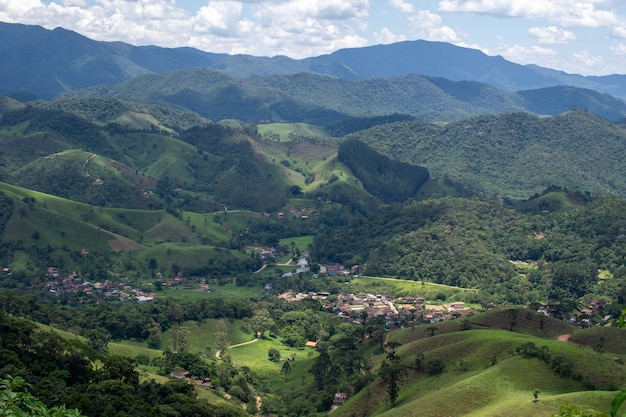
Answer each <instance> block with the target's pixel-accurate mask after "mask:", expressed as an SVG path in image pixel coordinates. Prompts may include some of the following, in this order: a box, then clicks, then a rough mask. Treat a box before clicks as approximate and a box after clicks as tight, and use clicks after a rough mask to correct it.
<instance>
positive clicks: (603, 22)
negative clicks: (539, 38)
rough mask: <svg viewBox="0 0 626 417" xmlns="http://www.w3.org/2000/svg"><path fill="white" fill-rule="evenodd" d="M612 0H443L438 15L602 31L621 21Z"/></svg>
mask: <svg viewBox="0 0 626 417" xmlns="http://www.w3.org/2000/svg"><path fill="white" fill-rule="evenodd" d="M615 4H616V2H615V1H611V0H587V1H571V0H442V1H440V2H439V8H438V9H439V11H442V12H464V13H480V14H487V15H493V16H496V17H521V18H531V19H537V18H539V19H547V20H548V21H549V22H553V23H555V24H558V25H560V26H564V27H601V26H607V25H612V24H615V23H616V22H617V21H618V18H617V16H616V14H615V12H614V11H613V9H614V5H615Z"/></svg>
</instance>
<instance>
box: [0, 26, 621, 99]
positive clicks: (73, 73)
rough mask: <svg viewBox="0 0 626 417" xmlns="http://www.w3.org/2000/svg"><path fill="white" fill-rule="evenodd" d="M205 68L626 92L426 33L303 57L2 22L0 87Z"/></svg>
mask: <svg viewBox="0 0 626 417" xmlns="http://www.w3.org/2000/svg"><path fill="white" fill-rule="evenodd" d="M198 67H203V68H208V69H212V70H215V71H220V72H223V73H224V74H226V75H228V76H230V77H235V78H248V77H259V76H268V75H289V74H297V73H307V72H308V73H314V74H320V75H328V76H332V77H335V78H343V79H351V80H359V79H369V78H376V77H383V78H388V77H396V76H402V75H407V74H417V75H422V76H427V77H438V78H445V79H449V80H452V81H478V82H481V83H486V84H489V85H491V86H494V87H497V88H499V89H503V90H507V91H518V90H530V89H538V88H545V87H553V86H574V87H582V88H586V89H592V90H596V91H599V92H602V93H606V94H610V95H613V96H616V97H620V98H625V97H626V75H609V76H601V77H585V76H582V75H577V74H567V73H564V72H562V71H556V70H552V69H549V68H543V67H539V66H536V65H519V64H515V63H513V62H510V61H507V60H505V59H504V58H502V57H501V56H495V57H494V56H488V55H486V54H484V53H482V52H480V51H478V50H475V49H469V48H462V47H458V46H454V45H451V44H449V43H443V42H430V41H424V40H417V41H406V42H398V43H394V44H390V45H376V46H368V47H363V48H350V49H341V50H338V51H336V52H333V53H332V54H329V55H322V56H318V57H311V58H306V59H301V60H295V59H291V58H289V57H285V56H275V57H271V58H268V57H255V56H251V55H228V54H216V53H210V52H203V51H200V50H197V49H194V48H162V47H158V46H132V45H129V44H126V43H123V42H99V41H94V40H91V39H89V38H86V37H84V36H82V35H80V34H78V33H75V32H72V31H69V30H66V29H62V28H56V29H54V30H47V29H44V28H42V27H40V26H28V25H21V24H9V23H1V22H0V94H2V95H9V96H14V97H17V96H20V95H21V96H26V97H31V96H32V97H40V98H52V97H55V96H58V95H59V94H63V93H66V92H70V91H74V90H78V89H83V88H87V87H93V86H97V85H105V86H112V85H116V84H120V83H122V82H125V81H128V80H129V79H131V78H133V77H135V76H137V75H142V74H151V73H154V74H159V73H166V72H171V71H175V70H181V69H189V68H198Z"/></svg>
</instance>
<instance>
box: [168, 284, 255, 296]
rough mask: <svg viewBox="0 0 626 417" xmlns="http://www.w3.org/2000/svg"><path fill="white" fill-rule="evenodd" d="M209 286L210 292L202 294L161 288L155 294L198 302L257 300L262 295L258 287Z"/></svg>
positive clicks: (175, 288) (178, 288)
mask: <svg viewBox="0 0 626 417" xmlns="http://www.w3.org/2000/svg"><path fill="white" fill-rule="evenodd" d="M209 284H210V286H211V292H203V291H199V290H185V289H183V288H180V287H163V289H162V290H161V291H160V292H158V293H157V296H158V297H171V298H172V299H175V300H198V299H214V298H229V299H238V298H243V299H257V298H259V297H260V296H261V295H262V294H263V289H262V288H260V287H239V286H237V285H236V284H235V283H234V282H228V283H224V284H223V285H219V284H217V283H215V282H212V281H209Z"/></svg>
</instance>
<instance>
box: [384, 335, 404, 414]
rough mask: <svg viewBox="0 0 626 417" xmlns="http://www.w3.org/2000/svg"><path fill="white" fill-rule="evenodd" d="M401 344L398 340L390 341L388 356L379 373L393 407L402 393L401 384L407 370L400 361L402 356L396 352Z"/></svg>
mask: <svg viewBox="0 0 626 417" xmlns="http://www.w3.org/2000/svg"><path fill="white" fill-rule="evenodd" d="M398 346H400V344H399V343H397V342H388V343H387V345H386V347H387V358H386V360H384V361H383V364H382V365H381V367H380V372H379V375H380V376H381V378H382V380H383V382H384V384H385V386H386V388H387V395H388V398H389V402H390V403H391V406H392V407H395V406H396V401H397V400H398V396H399V394H400V385H401V384H402V383H403V382H404V380H405V378H406V376H407V372H406V369H404V366H402V364H401V363H400V357H399V356H398V355H397V354H396V347H398Z"/></svg>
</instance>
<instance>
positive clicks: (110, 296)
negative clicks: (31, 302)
mask: <svg viewBox="0 0 626 417" xmlns="http://www.w3.org/2000/svg"><path fill="white" fill-rule="evenodd" d="M46 287H47V288H48V291H49V292H50V293H51V294H62V293H67V292H72V293H80V294H82V295H84V296H86V297H85V299H84V300H83V302H90V301H91V300H95V302H97V303H101V302H104V301H106V300H119V301H129V300H136V301H138V302H140V303H145V302H146V301H152V300H154V298H155V295H154V294H147V293H145V292H144V291H142V290H140V289H137V288H133V287H132V286H130V285H126V284H122V283H114V282H111V281H109V280H105V281H104V282H93V283H92V282H89V281H85V280H83V279H82V278H81V277H79V276H78V274H76V273H72V274H70V275H63V274H61V273H59V271H58V270H57V268H55V267H49V268H48V274H47V281H46Z"/></svg>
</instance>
